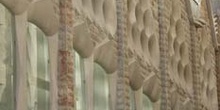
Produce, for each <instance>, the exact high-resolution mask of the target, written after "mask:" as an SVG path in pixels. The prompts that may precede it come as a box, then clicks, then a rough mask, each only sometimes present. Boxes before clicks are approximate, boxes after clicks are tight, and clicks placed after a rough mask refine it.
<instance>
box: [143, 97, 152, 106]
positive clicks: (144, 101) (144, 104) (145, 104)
mask: <svg viewBox="0 0 220 110" xmlns="http://www.w3.org/2000/svg"><path fill="white" fill-rule="evenodd" d="M143 110H153V107H152V102H151V100H150V99H149V98H148V97H147V96H146V95H145V94H143Z"/></svg>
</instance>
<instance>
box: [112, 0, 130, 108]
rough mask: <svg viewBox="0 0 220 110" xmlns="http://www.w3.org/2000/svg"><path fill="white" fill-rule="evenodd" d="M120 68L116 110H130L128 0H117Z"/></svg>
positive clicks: (118, 70) (118, 69) (118, 71)
mask: <svg viewBox="0 0 220 110" xmlns="http://www.w3.org/2000/svg"><path fill="white" fill-rule="evenodd" d="M116 9H117V32H116V35H117V45H118V47H117V49H118V68H117V84H116V97H117V98H116V105H115V106H116V107H115V110H129V109H130V107H129V106H130V103H129V78H128V62H127V58H126V57H127V56H126V52H127V51H126V49H127V47H126V46H127V45H126V44H127V0H116Z"/></svg>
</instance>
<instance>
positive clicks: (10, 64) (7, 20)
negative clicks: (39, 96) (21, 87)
mask: <svg viewBox="0 0 220 110" xmlns="http://www.w3.org/2000/svg"><path fill="white" fill-rule="evenodd" d="M13 20H14V19H13V18H12V15H11V14H10V12H9V11H8V10H7V9H6V8H5V7H4V6H3V5H2V4H0V52H1V54H0V110H14V99H13V98H14V91H13V90H14V80H13V79H14V73H15V72H14V43H13V40H14V37H13V35H14V31H13V28H14V25H13V24H14V23H13Z"/></svg>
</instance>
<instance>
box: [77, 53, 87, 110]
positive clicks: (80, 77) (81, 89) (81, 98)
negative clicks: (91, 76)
mask: <svg viewBox="0 0 220 110" xmlns="http://www.w3.org/2000/svg"><path fill="white" fill-rule="evenodd" d="M83 67H84V66H83V59H82V58H81V57H80V56H79V54H78V53H76V52H75V84H76V86H75V87H76V88H75V94H76V110H86V107H85V76H84V68H83Z"/></svg>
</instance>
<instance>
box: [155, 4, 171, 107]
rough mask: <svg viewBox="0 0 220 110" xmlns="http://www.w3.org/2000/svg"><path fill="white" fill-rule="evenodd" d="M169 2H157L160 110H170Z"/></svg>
mask: <svg viewBox="0 0 220 110" xmlns="http://www.w3.org/2000/svg"><path fill="white" fill-rule="evenodd" d="M170 4H171V1H170V0H158V19H159V45H160V78H161V79H160V80H161V86H162V93H161V110H171V103H170V78H169V76H168V29H169V27H168V26H169V19H170V14H169V13H168V12H169V7H170Z"/></svg>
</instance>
